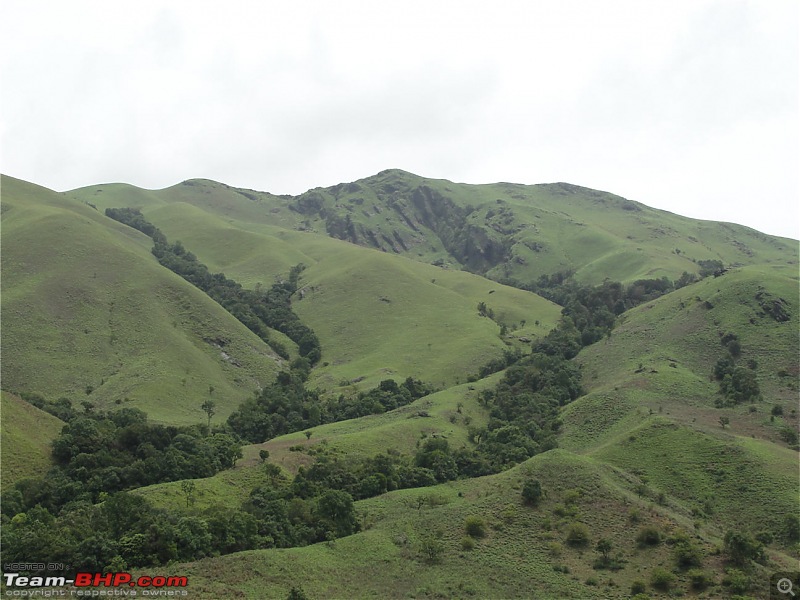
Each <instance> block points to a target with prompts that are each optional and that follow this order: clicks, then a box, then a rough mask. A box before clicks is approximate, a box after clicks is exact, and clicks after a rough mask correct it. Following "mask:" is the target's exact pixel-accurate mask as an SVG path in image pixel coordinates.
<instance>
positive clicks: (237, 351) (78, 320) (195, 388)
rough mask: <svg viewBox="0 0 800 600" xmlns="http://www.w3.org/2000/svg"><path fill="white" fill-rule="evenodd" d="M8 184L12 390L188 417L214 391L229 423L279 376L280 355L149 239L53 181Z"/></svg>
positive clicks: (6, 377)
mask: <svg viewBox="0 0 800 600" xmlns="http://www.w3.org/2000/svg"><path fill="white" fill-rule="evenodd" d="M2 189H3V254H2V269H3V296H2V309H3V340H2V351H3V362H2V380H3V386H4V388H5V389H9V390H19V391H32V392H38V393H42V394H44V395H45V396H46V397H48V398H50V399H52V400H54V399H56V398H59V397H62V396H63V397H68V398H70V399H71V400H72V401H73V403H74V404H75V405H76V406H77V405H79V403H80V402H82V401H90V402H92V403H93V404H95V405H97V406H101V407H102V406H105V407H108V406H113V405H115V404H123V405H127V404H130V405H131V406H136V407H138V408H141V409H142V410H145V411H146V412H147V413H148V414H149V415H150V417H151V419H153V420H155V421H161V422H169V423H180V424H183V423H193V422H201V421H203V419H204V418H205V417H204V415H203V413H202V411H201V410H200V408H199V406H200V403H201V402H202V401H203V400H204V399H205V398H208V397H209V395H211V396H212V397H213V398H214V400H215V401H216V402H217V413H218V415H219V418H224V417H225V416H226V415H227V414H228V413H230V412H231V411H232V410H233V409H234V408H235V407H236V406H237V405H238V404H239V402H241V401H242V400H243V399H244V398H246V397H247V396H249V395H251V394H252V393H253V390H254V389H256V388H257V387H258V386H259V385H263V384H265V383H268V382H269V381H271V380H272V378H273V377H274V374H275V373H276V372H277V370H278V368H279V362H280V361H279V359H278V358H277V357H276V356H275V355H274V354H273V353H272V351H271V350H270V349H269V348H268V347H267V346H266V345H265V344H264V343H263V342H262V341H261V340H260V339H259V338H258V337H256V336H255V335H254V334H252V333H251V332H250V331H248V330H247V329H246V328H245V327H244V326H243V325H241V324H240V323H239V322H238V321H236V320H235V319H234V318H233V317H231V316H230V315H229V314H228V313H227V312H226V311H225V310H224V309H222V307H220V306H219V305H218V304H216V303H215V302H213V301H212V300H210V299H209V298H208V297H207V296H205V295H204V294H202V293H201V292H200V291H199V290H197V289H195V288H194V287H192V286H191V285H189V284H187V283H186V282H185V281H183V280H182V279H181V278H179V277H178V276H176V275H174V274H172V273H171V272H169V271H168V270H166V269H164V268H163V267H161V266H160V265H158V263H157V262H156V261H155V259H154V258H153V257H152V255H150V252H149V247H150V244H149V240H148V238H146V237H145V236H143V235H141V234H139V233H138V232H136V231H133V230H131V229H129V228H127V227H125V226H123V225H120V224H118V223H115V222H113V221H111V220H110V219H108V218H107V217H105V216H103V215H101V214H99V213H98V212H97V211H95V210H94V209H92V208H90V207H88V206H86V205H82V204H79V203H77V202H75V201H71V200H68V199H65V198H63V197H62V196H60V195H58V194H55V193H53V192H50V191H49V190H46V189H44V188H39V187H37V186H33V185H30V184H26V183H24V182H21V181H18V180H14V179H12V178H9V177H4V178H3V180H2ZM212 388H213V390H212V391H210V390H211V389H212Z"/></svg>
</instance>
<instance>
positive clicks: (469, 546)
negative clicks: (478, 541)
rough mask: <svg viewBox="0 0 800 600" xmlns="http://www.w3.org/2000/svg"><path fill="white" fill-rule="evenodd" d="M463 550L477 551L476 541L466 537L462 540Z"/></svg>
mask: <svg viewBox="0 0 800 600" xmlns="http://www.w3.org/2000/svg"><path fill="white" fill-rule="evenodd" d="M461 549H462V550H474V549H475V540H474V539H472V538H471V537H469V536H468V535H465V536H464V537H463V538H461Z"/></svg>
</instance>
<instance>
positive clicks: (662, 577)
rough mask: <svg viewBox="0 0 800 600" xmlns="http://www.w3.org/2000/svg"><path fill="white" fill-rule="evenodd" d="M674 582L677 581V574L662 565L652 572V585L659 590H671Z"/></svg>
mask: <svg viewBox="0 0 800 600" xmlns="http://www.w3.org/2000/svg"><path fill="white" fill-rule="evenodd" d="M674 582H675V575H673V574H672V573H670V572H669V571H667V570H666V569H662V568H661V567H656V568H655V569H653V572H652V573H651V574H650V585H652V586H653V587H654V588H656V589H657V590H661V591H662V592H667V591H669V589H670V588H671V587H672V584H673V583H674Z"/></svg>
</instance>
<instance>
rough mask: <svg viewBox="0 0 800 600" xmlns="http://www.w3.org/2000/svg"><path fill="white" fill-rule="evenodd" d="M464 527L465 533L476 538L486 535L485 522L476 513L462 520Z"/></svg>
mask: <svg viewBox="0 0 800 600" xmlns="http://www.w3.org/2000/svg"><path fill="white" fill-rule="evenodd" d="M464 529H465V530H466V532H467V535H469V536H471V537H474V538H478V537H484V536H485V535H486V522H485V521H484V520H483V519H481V518H480V517H478V516H476V515H471V516H469V517H467V518H466V519H465V520H464Z"/></svg>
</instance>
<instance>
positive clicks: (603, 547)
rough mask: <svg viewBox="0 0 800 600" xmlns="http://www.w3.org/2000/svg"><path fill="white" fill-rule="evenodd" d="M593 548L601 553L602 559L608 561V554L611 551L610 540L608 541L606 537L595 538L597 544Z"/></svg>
mask: <svg viewBox="0 0 800 600" xmlns="http://www.w3.org/2000/svg"><path fill="white" fill-rule="evenodd" d="M595 550H597V551H598V552H599V553H600V554H602V555H603V560H604V561H608V558H609V557H608V554H609V552H611V542H609V541H608V540H607V539H606V538H600V539H599V540H597V545H596V546H595Z"/></svg>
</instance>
